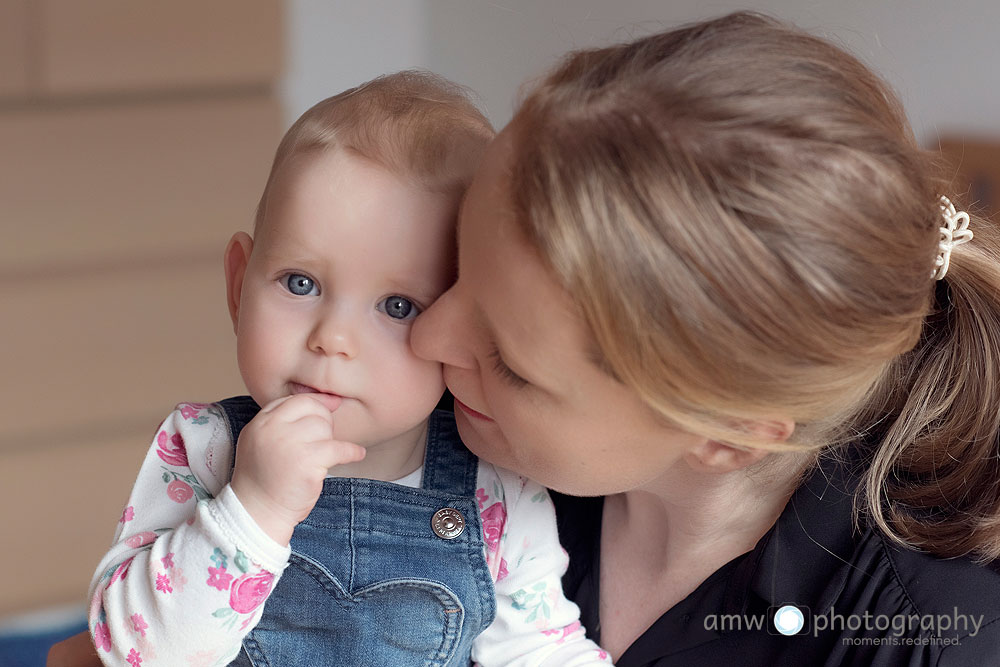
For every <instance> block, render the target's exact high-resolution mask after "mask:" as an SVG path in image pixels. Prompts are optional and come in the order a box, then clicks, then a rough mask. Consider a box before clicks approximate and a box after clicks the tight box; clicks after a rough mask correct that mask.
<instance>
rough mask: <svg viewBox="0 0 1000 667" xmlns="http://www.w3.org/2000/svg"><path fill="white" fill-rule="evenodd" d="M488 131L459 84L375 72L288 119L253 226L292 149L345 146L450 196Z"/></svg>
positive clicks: (465, 182)
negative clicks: (286, 129) (373, 75)
mask: <svg viewBox="0 0 1000 667" xmlns="http://www.w3.org/2000/svg"><path fill="white" fill-rule="evenodd" d="M493 136H494V130H493V127H492V126H491V125H490V122H489V120H487V118H486V117H485V116H484V115H483V114H482V112H480V111H479V109H478V108H476V105H475V104H474V103H473V102H472V100H471V95H470V93H469V91H468V90H467V89H466V88H464V87H462V86H459V85H458V84H456V83H453V82H451V81H449V80H447V79H445V78H444V77H441V76H438V75H436V74H433V73H431V72H425V71H420V70H406V71H402V72H396V73H394V74H386V75H384V76H380V77H378V78H376V79H373V80H371V81H368V82H367V83H364V84H361V85H360V86H357V87H356V88H351V89H349V90H346V91H344V92H342V93H340V94H338V95H334V96H333V97H328V98H327V99H325V100H323V101H321V102H318V103H317V104H315V105H314V106H312V107H311V108H310V109H309V110H308V111H306V112H305V113H304V114H302V116H300V117H299V119H298V120H296V121H295V123H293V124H292V126H291V127H290V128H289V129H288V131H287V132H286V133H285V136H284V137H283V138H282V140H281V143H280V144H279V145H278V150H277V152H276V153H275V156H274V162H273V163H272V165H271V173H270V176H269V177H268V180H267V184H266V185H265V187H264V193H263V194H262V195H261V199H260V204H259V205H258V206H257V214H256V217H255V221H254V229H255V230H256V229H258V228H259V227H260V225H261V224H262V223H263V221H264V218H265V214H266V212H267V198H268V194H269V192H270V189H271V186H272V184H273V182H274V180H275V177H276V175H277V174H278V172H279V171H280V170H281V168H282V166H283V165H285V164H286V163H287V162H288V161H289V160H291V159H292V158H294V157H295V156H297V155H301V154H304V153H309V152H312V151H326V150H333V149H336V150H344V151H348V152H350V153H353V154H355V155H360V156H361V157H364V158H366V159H368V160H371V161H373V162H375V163H376V164H378V165H380V166H381V167H383V168H385V169H388V170H389V171H390V172H392V173H394V174H396V175H398V176H400V177H403V178H408V179H412V180H414V181H415V182H416V183H418V184H419V185H421V186H422V187H425V188H427V189H428V190H430V191H433V192H440V193H444V194H451V195H454V196H455V197H456V198H457V197H458V196H459V195H460V194H461V193H462V192H464V191H465V189H466V188H467V187H468V186H469V183H470V182H471V181H472V176H473V174H474V173H475V170H476V166H477V165H478V164H479V161H480V159H481V157H482V155H483V152H484V151H485V150H486V146H487V145H488V144H489V142H490V141H491V140H492V139H493Z"/></svg>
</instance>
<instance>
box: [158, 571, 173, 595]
mask: <svg viewBox="0 0 1000 667" xmlns="http://www.w3.org/2000/svg"><path fill="white" fill-rule="evenodd" d="M156 590H158V591H162V592H163V593H173V592H174V589H173V588H171V587H170V577H168V576H167V575H165V574H157V575H156Z"/></svg>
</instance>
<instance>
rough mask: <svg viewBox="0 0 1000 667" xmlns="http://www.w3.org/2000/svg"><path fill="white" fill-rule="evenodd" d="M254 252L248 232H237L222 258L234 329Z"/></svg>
mask: <svg viewBox="0 0 1000 667" xmlns="http://www.w3.org/2000/svg"><path fill="white" fill-rule="evenodd" d="M251 252H253V239H252V238H250V235H249V234H247V233H246V232H236V233H235V234H233V237H232V238H231V239H229V244H228V245H227V246H226V255H225V257H224V258H223V260H222V263H223V267H224V268H225V271H226V303H227V304H228V305H229V317H230V318H232V320H233V331H236V330H237V325H238V324H239V319H240V297H241V295H242V293H243V277H244V276H245V275H246V272H247V264H249V263H250V253H251Z"/></svg>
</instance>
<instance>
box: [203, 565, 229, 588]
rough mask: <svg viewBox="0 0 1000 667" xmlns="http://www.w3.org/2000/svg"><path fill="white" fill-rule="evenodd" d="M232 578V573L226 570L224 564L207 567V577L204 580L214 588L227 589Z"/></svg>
mask: <svg viewBox="0 0 1000 667" xmlns="http://www.w3.org/2000/svg"><path fill="white" fill-rule="evenodd" d="M232 580H233V575H231V574H229V573H227V572H226V566H225V565H223V566H222V567H211V566H209V568H208V579H207V580H206V581H205V583H206V584H208V585H209V586H212V587H214V588H218V589H219V590H220V591H224V590H228V589H229V582H231V581H232Z"/></svg>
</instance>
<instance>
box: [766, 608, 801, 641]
mask: <svg viewBox="0 0 1000 667" xmlns="http://www.w3.org/2000/svg"><path fill="white" fill-rule="evenodd" d="M805 622H806V617H805V616H804V615H803V614H802V612H801V611H799V608H798V607H796V606H795V605H792V604H786V605H785V606H784V607H781V608H780V609H778V611H776V612H774V627H775V629H776V630H777V631H778V632H780V633H781V634H783V635H794V634H798V632H799V631H800V630H802V626H803V625H805Z"/></svg>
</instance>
